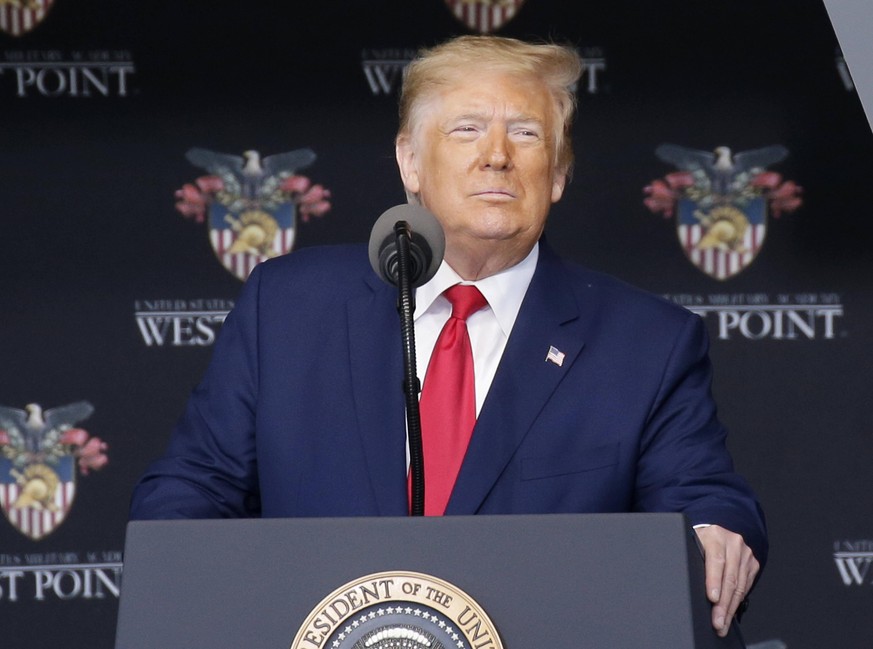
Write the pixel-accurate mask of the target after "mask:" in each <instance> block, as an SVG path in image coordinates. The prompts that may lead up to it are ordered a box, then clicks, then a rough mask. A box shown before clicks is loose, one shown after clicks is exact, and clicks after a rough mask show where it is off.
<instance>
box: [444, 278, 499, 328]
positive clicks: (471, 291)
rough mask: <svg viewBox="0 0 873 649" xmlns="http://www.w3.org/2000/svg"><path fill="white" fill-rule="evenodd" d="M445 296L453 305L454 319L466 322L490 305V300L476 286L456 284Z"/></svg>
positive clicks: (447, 290)
mask: <svg viewBox="0 0 873 649" xmlns="http://www.w3.org/2000/svg"><path fill="white" fill-rule="evenodd" d="M443 295H445V296H446V299H447V300H448V301H449V302H451V304H452V317H453V318H459V319H461V320H466V319H467V318H469V317H470V316H471V315H473V314H474V313H476V311H478V310H479V309H481V308H483V307H485V306H487V304H488V300H486V299H485V296H484V295H482V293H480V292H479V289H478V288H476V287H475V286H470V285H464V284H455V285H454V286H452V287H451V288H448V289H446V291H445V292H444V293H443Z"/></svg>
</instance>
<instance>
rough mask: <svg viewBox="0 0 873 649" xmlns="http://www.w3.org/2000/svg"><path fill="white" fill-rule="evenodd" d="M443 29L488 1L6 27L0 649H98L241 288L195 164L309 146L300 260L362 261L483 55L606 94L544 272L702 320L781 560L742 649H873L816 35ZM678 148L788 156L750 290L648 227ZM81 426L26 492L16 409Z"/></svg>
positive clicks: (844, 244)
mask: <svg viewBox="0 0 873 649" xmlns="http://www.w3.org/2000/svg"><path fill="white" fill-rule="evenodd" d="M21 4H22V5H23V6H25V7H26V6H28V3H26V2H25V3H21ZM454 4H460V5H464V4H467V5H473V4H477V3H476V1H474V0H468V1H467V2H466V3H464V2H461V1H460V0H458V2H457V3H453V0H416V1H415V2H400V1H398V0H367V1H363V0H343V1H327V0H324V1H322V2H310V3H297V2H286V3H270V2H261V1H256V2H250V3H212V2H204V1H202V0H195V1H192V2H184V3H166V2H163V3H120V2H109V1H106V0H83V1H80V2H71V1H69V0H54V2H53V3H49V2H46V0H35V2H34V5H33V6H34V7H36V6H37V5H40V6H42V7H43V9H42V14H43V15H42V18H41V19H37V20H36V21H35V24H34V25H33V26H32V27H31V28H30V29H28V30H26V31H25V30H24V28H23V27H21V25H20V24H19V23H15V22H12V23H10V20H12V19H13V18H14V16H12V14H14V13H16V12H17V14H22V12H23V11H25V9H22V8H20V7H18V6H16V4H15V3H11V2H5V3H0V29H2V31H0V116H2V119H0V161H2V176H0V210H2V216H0V223H2V231H0V232H2V235H0V236H2V238H0V240H2V254H0V286H2V290H0V359H2V371H0V406H2V407H3V408H4V410H3V412H5V413H7V414H6V415H4V416H5V417H6V419H4V420H3V421H4V422H5V423H4V424H3V425H2V426H0V430H5V436H4V433H0V450H2V452H3V453H2V454H0V481H2V482H0V487H2V494H0V495H2V498H0V504H2V508H3V511H4V514H5V517H4V518H3V519H2V520H0V620H2V624H0V644H2V645H3V646H4V647H6V646H9V647H48V646H54V645H61V644H63V645H64V646H68V647H81V648H83V649H84V648H85V647H88V648H89V649H97V648H100V647H111V646H112V644H113V638H114V627H115V616H116V609H117V604H118V591H119V586H120V581H121V577H120V575H121V570H122V567H121V549H122V547H123V541H124V529H125V523H126V521H127V507H128V501H129V497H130V492H131V489H132V487H133V485H134V483H135V481H136V480H137V478H138V476H139V475H140V474H141V472H142V471H143V470H144V469H145V467H146V465H147V463H148V462H149V461H150V460H151V459H153V458H154V457H155V456H157V455H158V454H159V453H160V452H161V451H162V449H163V448H164V445H165V444H166V441H167V438H168V435H169V431H170V429H171V428H172V426H173V423H174V421H175V420H176V419H177V417H178V416H179V414H180V413H181V411H182V409H183V406H184V403H185V401H186V398H187V395H188V394H189V392H190V390H191V389H192V387H193V386H194V385H195V384H196V382H197V381H198V379H199V377H200V375H201V374H202V372H203V370H204V369H205V366H206V364H207V362H208V360H209V356H210V353H211V343H212V342H213V340H214V335H215V334H216V332H218V331H219V330H220V324H221V320H222V318H223V315H224V313H226V311H227V309H228V308H230V307H231V306H232V304H233V300H234V299H235V297H236V295H237V293H238V291H239V289H240V287H241V280H240V279H239V278H238V276H237V275H235V274H234V273H232V272H230V271H229V270H228V269H226V268H225V267H224V265H223V263H222V261H221V260H220V259H219V258H218V257H217V256H216V254H215V253H214V252H213V249H212V246H211V244H210V238H209V229H210V228H209V222H210V221H209V219H210V216H211V215H213V214H217V215H218V216H217V218H218V221H219V222H220V223H225V227H226V223H227V222H226V221H225V220H224V219H223V216H222V213H221V212H220V209H219V208H218V198H217V195H216V194H215V193H214V192H213V193H212V194H209V195H207V196H206V197H207V198H209V197H211V198H212V199H213V202H212V204H210V205H207V206H206V213H205V215H204V217H205V218H204V220H203V221H202V222H198V220H197V217H196V216H189V217H187V218H186V217H185V216H183V215H182V214H181V213H180V212H179V211H178V210H177V209H176V207H175V206H174V205H175V203H176V201H177V199H176V197H175V192H176V191H177V190H179V189H180V188H182V187H183V185H185V184H186V183H193V182H194V181H195V180H196V179H197V178H200V177H202V176H206V175H208V173H207V172H206V171H204V170H203V169H200V168H198V167H196V166H194V165H192V164H191V163H190V162H189V161H188V160H187V159H186V153H187V152H188V151H189V150H190V149H192V148H195V147H199V148H205V149H209V150H212V151H217V152H223V153H229V154H233V155H237V156H239V155H241V154H242V152H243V151H247V150H255V151H258V152H260V154H261V155H263V156H266V155H270V154H277V153H283V152H287V151H292V150H296V149H300V148H309V149H311V150H312V151H313V152H314V153H315V155H316V159H315V161H314V162H312V164H310V165H309V166H307V167H305V168H302V169H298V170H297V173H298V174H299V175H302V176H305V178H306V179H308V181H309V182H311V183H313V184H316V185H320V186H321V187H322V188H325V189H326V190H328V191H329V197H327V198H326V200H328V201H329V203H330V209H329V210H328V211H327V212H325V213H324V214H322V215H320V216H317V215H312V216H310V217H309V218H306V219H305V218H304V215H303V213H302V211H301V208H298V210H297V216H296V222H290V225H287V226H286V228H285V229H286V230H289V231H291V230H293V233H291V232H286V235H287V237H288V241H287V242H288V243H290V249H291V252H290V254H294V253H293V250H296V249H300V248H303V247H307V246H314V245H321V244H330V243H336V242H350V241H366V239H367V238H368V235H369V230H370V227H371V225H372V223H373V221H374V220H375V219H376V218H377V217H378V216H379V214H381V213H382V211H384V210H385V209H387V208H388V207H390V206H392V205H395V204H398V203H401V202H403V201H404V195H403V191H402V186H401V183H400V181H399V178H398V175H397V173H396V170H395V165H394V160H393V144H392V143H393V136H394V131H395V128H396V108H397V106H396V104H397V93H396V90H397V82H398V79H399V75H400V71H401V70H402V66H403V64H404V62H405V61H407V60H408V59H409V57H410V56H411V54H412V53H413V52H414V51H415V50H416V49H417V48H419V47H420V46H423V45H432V44H435V43H437V42H440V41H442V40H444V39H446V38H448V37H451V36H454V35H457V34H464V33H477V32H478V31H481V30H482V29H484V28H490V29H491V30H492V32H493V33H497V34H500V35H505V36H514V37H520V38H526V39H553V40H557V41H559V42H566V43H570V44H572V45H575V46H576V47H578V49H579V51H580V52H581V53H582V55H583V56H584V57H585V58H586V60H587V61H588V64H589V67H588V69H587V71H586V73H585V76H584V77H583V79H582V82H581V83H580V86H579V89H578V95H579V116H578V119H577V122H576V126H575V135H574V145H575V151H576V156H577V164H576V170H575V177H574V179H573V182H572V183H571V184H570V185H569V187H568V189H567V191H566V192H565V195H564V198H563V200H562V201H561V202H560V203H559V204H558V205H556V206H555V207H554V209H553V211H552V214H551V216H550V220H549V224H548V228H547V236H548V237H549V240H550V242H551V243H552V245H553V246H554V247H556V248H557V249H558V250H559V252H561V253H562V254H563V255H565V256H567V257H569V258H571V259H574V260H576V261H579V262H581V263H584V264H585V265H587V266H589V267H593V268H596V269H599V270H603V271H606V272H609V273H612V274H614V275H616V276H618V277H620V278H622V279H624V280H626V281H628V282H630V283H632V284H636V285H638V286H640V287H642V288H645V289H647V290H649V291H652V292H654V293H657V294H661V295H665V296H668V297H669V298H670V299H673V300H675V301H677V302H679V303H681V304H684V305H685V306H687V307H688V308H690V309H692V310H694V311H696V312H697V313H699V314H700V315H701V316H702V317H703V318H704V319H705V320H706V322H707V326H708V328H709V332H710V335H711V338H712V358H713V361H714V365H715V386H714V389H715V392H716V397H717V400H718V402H719V406H720V415H721V417H722V419H723V421H724V422H725V424H726V425H727V426H728V427H729V429H730V431H731V436H730V446H731V449H732V452H733V454H734V456H735V460H736V464H737V466H738V468H739V470H740V471H741V472H742V473H743V474H744V475H746V476H747V478H748V479H749V480H750V481H751V482H752V484H753V485H754V487H755V488H756V490H757V491H758V492H759V494H760V497H761V500H762V502H763V505H764V507H765V510H766V513H767V517H768V522H769V527H770V533H771V545H772V547H771V558H770V563H769V565H768V567H767V569H766V571H765V573H764V575H763V578H762V580H761V582H760V585H759V587H758V588H757V589H756V591H755V593H754V594H753V597H752V607H751V609H750V611H749V613H748V616H747V617H746V619H745V620H744V622H743V632H744V635H745V637H746V640H747V642H749V643H750V644H752V645H755V644H760V645H761V646H767V647H782V646H787V647H791V649H805V648H806V649H819V648H821V647H843V648H850V647H858V648H860V647H869V645H870V638H871V637H873V615H871V611H873V569H871V568H870V565H871V563H873V523H871V521H873V498H871V493H873V471H871V470H870V467H871V460H873V421H871V416H870V411H871V409H870V402H871V400H870V387H869V386H870V384H871V379H873V376H871V369H870V368H871V366H873V352H871V345H870V339H871V334H873V331H871V329H873V291H871V288H873V272H871V271H873V258H871V255H870V246H871V244H873V226H871V222H873V219H871V218H870V217H869V211H870V199H869V197H868V194H867V192H868V191H869V188H870V179H871V178H873V136H871V132H870V128H869V125H868V123H867V121H866V119H865V116H864V113H863V110H862V108H861V105H860V102H859V100H858V96H857V94H856V92H855V90H854V88H853V86H852V82H851V78H850V77H849V76H848V73H847V70H846V66H845V64H844V62H843V60H842V58H841V54H840V50H839V46H838V43H837V40H836V38H835V36H834V33H833V30H832V28H831V26H830V22H829V20H828V16H827V12H826V11H825V8H824V7H823V5H822V4H821V3H820V2H818V1H813V0H794V1H793V2H791V3H787V2H779V1H777V0H754V1H753V0H739V1H737V2H731V3H688V2H677V1H674V0H658V1H656V2H646V3H641V2H634V1H632V0H612V1H611V2H584V3H570V2H565V1H563V0H526V1H524V2H518V1H517V0H516V1H515V2H514V4H513V6H514V7H515V13H514V15H512V16H511V17H510V18H509V19H507V20H505V22H503V23H502V24H493V23H492V24H490V25H482V24H479V25H474V26H473V27H471V26H469V25H466V24H464V23H463V22H462V21H461V20H460V19H458V18H456V17H455V15H454V14H453V6H454ZM485 4H487V3H485ZM495 4H499V3H495ZM31 11H32V12H33V14H34V15H36V9H32V10H31ZM665 143H667V144H674V145H678V146H682V147H688V148H692V149H696V150H706V151H712V150H713V149H715V148H716V147H718V146H727V147H730V148H731V150H732V151H733V152H735V153H736V152H742V151H748V150H754V149H758V148H762V147H766V146H771V145H780V146H783V147H785V149H787V152H788V153H787V156H786V157H784V159H782V160H781V161H778V162H774V163H770V164H767V165H766V166H767V170H768V171H769V172H772V174H771V175H770V176H767V177H766V179H769V181H772V182H771V185H770V186H769V187H770V191H774V192H781V193H779V195H778V196H777V195H775V194H770V195H764V198H761V197H760V196H761V194H760V192H759V194H758V195H757V196H758V199H757V205H758V207H761V206H764V205H765V204H766V207H767V208H768V209H767V214H766V217H762V218H761V219H760V222H759V227H758V230H756V232H757V233H758V235H757V236H758V237H759V238H758V240H757V242H756V243H755V244H754V245H753V246H752V247H751V248H753V249H752V250H751V251H750V250H746V251H745V252H746V253H747V257H746V258H745V261H743V262H742V264H743V265H744V267H743V268H742V270H740V271H739V272H736V273H733V274H730V276H728V277H725V278H722V279H719V278H717V277H716V276H715V275H716V274H715V272H714V271H712V270H711V269H707V268H706V267H705V265H703V264H701V265H697V264H695V263H693V261H692V260H691V258H690V257H689V256H687V255H686V252H685V250H684V249H683V244H682V243H680V239H679V236H678V232H679V221H680V218H679V217H680V215H681V213H685V214H686V216H687V215H688V213H689V212H688V209H691V210H692V211H693V208H694V207H695V205H694V204H690V205H691V207H690V208H689V207H688V206H689V203H687V202H686V203H685V208H682V207H681V205H680V207H677V211H676V212H674V213H673V215H672V216H665V214H664V211H665V209H666V208H665V207H664V204H663V203H660V204H652V203H651V202H650V204H649V205H647V204H646V203H645V202H644V201H645V199H646V198H647V197H653V196H652V192H655V194H657V193H658V191H662V190H663V188H664V187H665V186H667V185H659V184H658V183H655V184H654V185H653V182H654V181H656V180H660V181H662V182H666V181H664V180H663V179H665V178H666V177H668V174H673V173H676V172H678V171H679V169H677V167H676V166H675V165H672V164H670V163H668V162H665V161H664V160H662V159H660V158H659V157H658V155H656V149H657V148H658V147H659V146H660V145H662V144H665ZM776 174H778V176H776ZM671 178H672V179H673V180H675V179H676V178H677V177H676V176H672V177H671ZM764 179H765V178H764V177H762V178H761V180H762V182H763V180H764ZM301 182H303V181H301ZM784 183H794V184H793V185H791V184H788V185H785V184H784ZM647 187H648V188H649V192H648V193H647V191H646V188H647ZM801 188H802V189H801ZM315 191H316V193H319V190H318V189H316V190H315ZM677 191H679V192H680V193H681V192H682V191H684V190H683V189H681V188H680V190H677ZM762 191H763V190H762ZM289 196H290V194H289V195H285V198H284V199H283V200H284V201H285V204H286V211H287V210H288V209H290V207H289V206H288V204H289V203H290V202H292V200H293V199H292V198H289ZM297 196H298V198H299V194H298V195H297ZM681 197H684V200H686V201H687V200H688V197H687V194H682V196H681ZM318 198H325V197H323V196H320V195H319V196H314V195H312V194H310V195H309V196H308V197H307V200H308V201H309V203H310V204H315V203H314V202H316V201H315V199H318ZM671 200H672V199H670V200H668V202H667V205H668V206H672V205H673V203H672V202H670V201H671ZM280 202H281V201H280ZM322 207H323V205H322ZM682 209H685V212H682ZM316 211H318V209H316ZM777 212H781V213H780V214H779V215H778V216H777V214H776V213H777ZM274 216H276V215H274ZM233 218H236V219H237V223H238V225H239V224H241V223H242V217H241V215H239V214H236V215H235V216H234V215H231V220H233ZM276 220H278V216H276ZM240 227H242V226H241V225H240ZM764 235H766V236H764ZM292 238H293V241H290V239H292ZM761 238H763V243H761ZM689 254H690V253H689ZM645 326H646V325H645V323H640V335H645ZM82 401H85V402H87V403H89V404H90V405H91V406H92V408H93V412H92V413H91V414H90V415H89V416H87V417H86V418H84V419H82V420H81V421H73V420H71V419H70V418H69V417H67V418H66V419H63V421H62V422H61V423H62V424H64V425H63V426H62V427H61V429H60V430H61V432H63V433H65V434H67V437H65V438H64V439H65V440H66V442H67V443H65V444H59V445H56V446H55V447H54V448H56V449H58V452H59V453H60V454H61V457H60V458H56V460H57V462H56V464H52V465H51V466H49V465H47V464H46V463H45V462H43V463H42V464H43V465H44V466H43V467H42V468H40V467H36V464H35V463H33V462H30V463H28V462H25V461H24V459H23V457H24V456H23V455H22V454H21V453H20V446H16V445H15V440H14V439H13V437H14V435H12V434H10V429H12V428H14V426H13V425H12V424H10V421H13V423H14V419H13V420H10V419H9V417H10V416H11V415H9V414H8V413H9V410H7V409H18V410H22V409H24V408H25V406H26V405H27V404H39V405H40V406H41V407H42V408H44V409H46V410H48V409H51V408H58V407H61V406H66V405H67V404H75V403H79V402H82ZM61 414H64V412H60V413H59V412H58V411H55V415H56V416H58V417H60V416H61ZM68 428H69V429H70V430H67V429H68ZM70 431H72V432H70ZM77 431H81V433H79V432H77ZM76 435H78V437H76ZM82 435H84V436H85V437H82ZM93 438H96V439H97V440H98V441H92V442H90V446H89V445H88V444H89V442H88V441H87V440H88V439H93ZM71 440H73V441H76V442H77V443H72V442H71ZM101 441H102V442H103V443H105V444H106V447H105V449H102V450H101V448H102V447H100V448H98V446H99V443H100V442H101ZM77 451H78V452H79V454H80V455H83V457H81V458H77V457H75V456H73V455H71V453H75V452H77ZM101 453H102V455H101ZM102 456H105V459H106V460H107V461H106V462H105V464H104V465H103V466H95V465H99V464H101V462H102V461H103V457H102ZM16 458H17V461H18V464H16V463H15V462H16ZM77 459H81V460H82V461H83V462H85V463H87V462H89V461H90V462H91V463H92V464H91V469H90V470H89V471H88V472H87V475H86V474H84V472H83V471H82V470H81V469H79V468H76V466H75V465H76V461H77ZM45 466H49V468H52V470H53V471H54V474H53V475H55V476H56V479H57V480H59V481H60V483H61V484H60V485H59V486H58V493H60V491H62V490H63V489H66V490H67V491H66V492H65V494H66V498H67V500H66V501H64V502H63V503H62V505H61V506H60V507H58V510H59V512H60V513H58V512H55V511H50V510H51V509H53V508H55V507H57V506H56V505H51V504H49V503H48V502H43V504H42V507H43V510H42V511H43V512H44V513H45V515H44V517H43V513H40V514H39V516H40V517H43V518H40V519H39V521H37V522H36V523H34V525H35V527H34V526H33V525H31V527H26V526H25V525H24V524H23V523H22V522H21V517H22V516H23V510H28V511H30V512H32V511H33V510H34V508H37V509H38V508H39V505H38V504H33V503H32V504H31V505H30V506H29V509H28V507H26V506H24V505H25V504H26V503H22V502H20V501H19V500H18V499H19V498H20V497H21V494H22V493H24V492H26V491H28V489H30V490H31V491H30V492H28V493H30V495H31V497H33V498H37V499H38V496H39V494H37V493H36V492H35V491H33V490H34V489H36V488H37V487H38V486H40V484H42V485H45V484H48V483H47V482H46V480H48V479H47V478H45V477H44V476H43V478H42V479H43V482H42V483H40V482H39V479H40V476H39V475H37V474H38V469H39V470H44V468H45ZM28 472H29V473H28ZM71 492H73V493H71ZM16 504H18V505H20V506H19V507H17V508H16ZM16 516H18V518H17V519H16V518H15V517H16ZM52 517H54V518H52ZM16 520H17V521H18V522H15V521H16ZM23 527H24V528H25V529H22V528H23ZM650 587H651V586H650V585H646V584H628V588H650ZM653 596H655V593H654V589H653ZM206 597H207V594H204V598H206ZM629 615H630V617H631V618H632V612H629ZM631 621H632V619H631Z"/></svg>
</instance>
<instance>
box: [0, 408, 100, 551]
mask: <svg viewBox="0 0 873 649" xmlns="http://www.w3.org/2000/svg"><path fill="white" fill-rule="evenodd" d="M93 412H94V407H93V406H92V405H91V404H90V403H88V402H87V401H78V402H76V403H71V404H68V405H65V406H59V407H56V408H50V409H47V410H43V409H42V407H41V406H40V405H38V404H35V403H31V404H28V405H27V406H25V409H24V410H20V409H18V408H8V407H6V406H0V508H2V509H3V513H4V515H5V516H6V518H7V520H8V521H9V522H10V523H11V524H12V526H13V527H14V528H15V529H17V530H18V531H19V532H21V533H22V534H24V535H25V536H27V537H29V538H31V539H33V540H34V541H38V540H40V539H42V538H43V537H45V536H47V535H48V534H51V532H53V531H54V530H55V529H57V528H58V526H60V525H61V523H63V522H64V520H65V519H66V517H67V515H68V514H69V511H70V508H71V507H72V505H73V499H74V497H75V495H76V474H77V473H81V474H82V475H87V474H88V472H89V471H92V470H98V469H100V468H102V467H103V466H104V465H105V464H106V462H107V461H108V460H107V456H106V453H105V451H106V444H105V443H104V442H103V441H101V440H100V438H98V437H91V436H90V435H89V434H88V433H87V432H86V431H85V430H83V429H82V428H78V427H77V426H76V424H78V423H79V422H81V421H83V420H85V419H87V418H88V417H90V416H91V413H93Z"/></svg>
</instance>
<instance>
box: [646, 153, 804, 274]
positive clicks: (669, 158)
mask: <svg viewBox="0 0 873 649" xmlns="http://www.w3.org/2000/svg"><path fill="white" fill-rule="evenodd" d="M655 155H657V156H658V158H660V159H661V160H662V161H664V162H667V163H669V164H672V165H674V166H675V167H676V168H677V169H678V171H675V172H673V173H670V174H667V175H666V176H665V177H664V178H662V179H658V180H654V181H652V182H651V183H650V184H649V185H648V186H646V187H645V190H644V191H645V193H646V198H645V199H644V201H643V202H644V204H645V205H646V207H648V208H649V209H650V210H651V211H652V212H655V213H660V214H662V215H663V216H664V218H672V217H673V216H674V215H675V216H676V232H677V235H678V237H679V243H680V244H681V246H682V249H683V250H684V252H685V255H686V257H688V259H689V260H690V261H691V263H693V264H694V265H695V266H697V268H699V269H700V270H702V271H703V272H704V273H706V274H707V275H709V276H710V277H713V278H715V279H717V280H726V279H728V278H730V277H733V276H734V275H736V274H737V273H739V272H741V271H742V270H744V269H745V268H747V267H748V266H749V264H751V263H752V261H753V260H754V259H755V257H756V256H757V254H758V252H759V251H760V250H761V246H762V245H763V244H764V237H765V235H766V233H767V215H768V213H770V212H772V214H773V216H774V217H775V218H779V217H780V216H781V215H782V214H784V213H790V212H793V211H794V210H796V209H797V208H798V207H800V205H801V203H802V199H801V197H800V196H801V193H802V191H803V189H802V188H801V187H799V186H798V185H797V184H796V183H794V182H793V181H790V180H789V181H783V179H782V176H781V175H780V174H778V173H776V172H774V171H768V170H767V167H768V166H769V165H773V164H777V163H779V162H782V161H783V160H784V159H785V158H786V157H788V149H786V148H785V147H783V146H781V145H773V146H767V147H764V148H761V149H753V150H750V151H742V152H739V153H733V152H732V151H731V149H730V148H729V147H726V146H720V147H718V148H716V149H715V151H712V152H710V151H698V150H696V149H689V148H686V147H682V146H677V145H674V144H662V145H661V146H659V147H658V148H657V149H656V150H655Z"/></svg>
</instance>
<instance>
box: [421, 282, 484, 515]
mask: <svg viewBox="0 0 873 649" xmlns="http://www.w3.org/2000/svg"><path fill="white" fill-rule="evenodd" d="M443 295H445V296H446V298H447V299H448V301H449V302H451V304H452V316H451V317H450V318H449V319H448V321H447V322H446V324H445V326H443V330H442V331H441V332H440V336H439V338H438V339H437V342H436V346H435V347H434V348H433V354H432V355H431V358H430V363H429V364H428V368H427V376H425V378H424V387H423V388H422V391H421V400H420V411H421V438H422V447H423V449H424V479H425V489H424V496H425V499H424V513H425V515H426V516H442V514H443V513H444V512H445V510H446V505H447V504H448V502H449V496H451V495H452V489H453V488H454V486H455V480H456V479H457V477H458V471H460V469H461V462H462V461H463V460H464V454H465V453H466V452H467V446H468V444H469V443H470V435H472V433H473V426H474V425H475V424H476V383H475V380H474V375H473V350H472V347H471V346H470V337H469V335H468V334H467V318H468V317H470V315H472V314H473V313H475V312H476V311H478V310H480V309H481V308H483V307H485V306H487V304H488V302H487V301H486V300H485V298H484V297H483V295H482V294H481V293H480V292H479V289H477V288H476V287H475V286H462V285H460V284H457V285H455V286H452V287H451V288H449V289H447V290H446V291H445V293H443Z"/></svg>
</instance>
